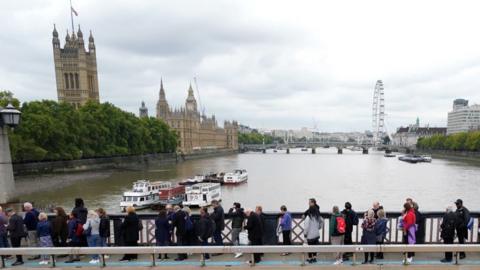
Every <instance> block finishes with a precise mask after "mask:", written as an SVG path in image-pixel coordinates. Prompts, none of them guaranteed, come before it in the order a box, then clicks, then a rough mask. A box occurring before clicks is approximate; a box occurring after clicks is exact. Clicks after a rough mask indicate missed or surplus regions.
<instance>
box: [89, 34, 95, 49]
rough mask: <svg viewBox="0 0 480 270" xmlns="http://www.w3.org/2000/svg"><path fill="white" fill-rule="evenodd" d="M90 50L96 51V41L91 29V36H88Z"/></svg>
mask: <svg viewBox="0 0 480 270" xmlns="http://www.w3.org/2000/svg"><path fill="white" fill-rule="evenodd" d="M88 51H89V52H93V53H95V42H94V40H93V34H92V30H90V36H89V37H88Z"/></svg>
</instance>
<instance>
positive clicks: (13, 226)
mask: <svg viewBox="0 0 480 270" xmlns="http://www.w3.org/2000/svg"><path fill="white" fill-rule="evenodd" d="M7 230H8V232H9V233H10V238H22V237H25V236H26V232H25V228H24V225H23V219H22V218H21V217H20V216H19V215H18V214H17V213H15V214H13V215H12V216H11V217H10V220H9V221H8V226H7Z"/></svg>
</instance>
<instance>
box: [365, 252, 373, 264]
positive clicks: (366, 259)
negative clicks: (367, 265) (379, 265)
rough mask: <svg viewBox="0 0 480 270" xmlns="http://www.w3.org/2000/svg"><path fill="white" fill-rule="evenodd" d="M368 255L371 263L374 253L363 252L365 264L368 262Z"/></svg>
mask: <svg viewBox="0 0 480 270" xmlns="http://www.w3.org/2000/svg"><path fill="white" fill-rule="evenodd" d="M369 255H370V261H372V262H373V260H374V258H375V252H365V262H368V257H369Z"/></svg>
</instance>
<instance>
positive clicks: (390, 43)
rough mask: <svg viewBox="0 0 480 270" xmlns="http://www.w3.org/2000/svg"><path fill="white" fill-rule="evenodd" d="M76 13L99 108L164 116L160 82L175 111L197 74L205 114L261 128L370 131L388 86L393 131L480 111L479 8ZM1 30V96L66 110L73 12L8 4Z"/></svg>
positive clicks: (46, 4) (127, 7)
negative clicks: (62, 93) (380, 86)
mask: <svg viewBox="0 0 480 270" xmlns="http://www.w3.org/2000/svg"><path fill="white" fill-rule="evenodd" d="M73 6H74V8H75V10H76V11H77V12H78V17H75V18H74V20H75V27H76V28H77V27H78V24H80V25H81V28H82V31H83V32H84V33H88V31H89V30H92V32H93V36H94V37H95V43H96V48H97V62H98V74H99V88H100V100H101V101H102V102H110V103H113V104H114V105H116V106H118V107H120V108H122V109H124V110H127V111H130V112H133V113H135V114H137V115H138V108H139V107H140V105H141V102H142V100H143V101H145V103H146V106H147V107H148V110H149V114H150V115H151V116H152V115H155V105H156V102H157V99H158V91H159V85H160V78H163V83H164V87H165V91H166V96H167V99H168V100H169V103H170V105H171V106H172V107H180V106H181V105H183V104H184V101H185V98H186V96H187V89H188V86H189V84H190V83H192V86H193V87H195V85H194V82H193V77H197V81H198V87H199V90H200V95H201V101H202V105H203V106H204V107H205V109H206V113H207V114H215V116H216V118H217V119H218V120H219V123H223V120H231V119H234V120H237V121H239V122H240V123H242V124H245V125H248V126H251V127H255V128H263V129H300V128H302V127H308V128H313V127H314V125H315V124H314V122H316V123H317V126H318V130H319V131H321V132H332V131H364V130H370V129H371V117H372V116H371V114H372V99H373V89H374V86H375V82H376V80H377V79H381V80H383V82H384V85H385V99H386V102H385V103H386V115H387V116H386V125H387V128H388V131H389V132H394V131H395V129H396V128H397V127H399V126H402V125H403V126H406V125H408V124H413V123H415V119H416V118H417V117H419V118H420V121H421V124H422V125H425V124H429V125H430V126H432V127H433V126H446V121H447V112H448V111H450V110H451V107H452V102H453V100H454V99H456V98H465V99H468V100H469V102H470V104H474V103H480V91H479V90H480V76H479V75H478V74H480V50H479V49H478V48H480V36H479V35H477V34H476V33H477V32H478V29H477V28H478V27H477V26H478V25H480V16H478V14H477V13H478V10H480V2H478V1H461V2H458V1H457V2H450V1H433V0H430V1H398V2H391V1H388V2H387V1H353V0H352V1H331V2H323V1H272V0H271V1H253V0H246V1H238V2H218V1H193V0H180V1H166V0H165V1H164V0H162V1H136V2H135V3H133V2H131V1H113V0H106V1H93V0H82V1H78V0H73ZM0 22H1V23H2V25H3V26H4V27H3V28H2V31H0V44H1V45H0V46H1V47H0V59H2V61H0V89H6V90H10V91H12V92H13V93H14V94H15V96H16V97H17V98H19V99H20V100H21V101H31V100H41V99H52V100H57V95H56V86H55V74H54V66H53V52H52V44H51V39H52V30H53V24H54V23H55V24H56V26H57V30H58V32H59V34H60V40H61V43H62V46H63V44H64V41H65V34H66V31H67V29H68V30H69V32H71V22H70V6H69V3H68V1H55V0H48V1H47V0H40V1H33V0H28V1H27V0H25V1H2V2H1V3H0ZM195 95H197V92H196V91H195ZM197 99H198V96H197Z"/></svg>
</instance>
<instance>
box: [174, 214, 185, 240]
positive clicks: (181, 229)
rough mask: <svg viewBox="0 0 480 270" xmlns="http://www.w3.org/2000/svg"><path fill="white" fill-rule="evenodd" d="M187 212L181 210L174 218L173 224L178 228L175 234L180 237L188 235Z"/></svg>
mask: <svg viewBox="0 0 480 270" xmlns="http://www.w3.org/2000/svg"><path fill="white" fill-rule="evenodd" d="M185 219H186V214H185V212H184V211H182V210H179V211H177V212H175V217H174V219H173V222H172V225H173V227H174V228H175V229H176V231H175V235H177V236H180V237H185V236H186V235H187V230H186V228H185V222H186V220H185Z"/></svg>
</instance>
